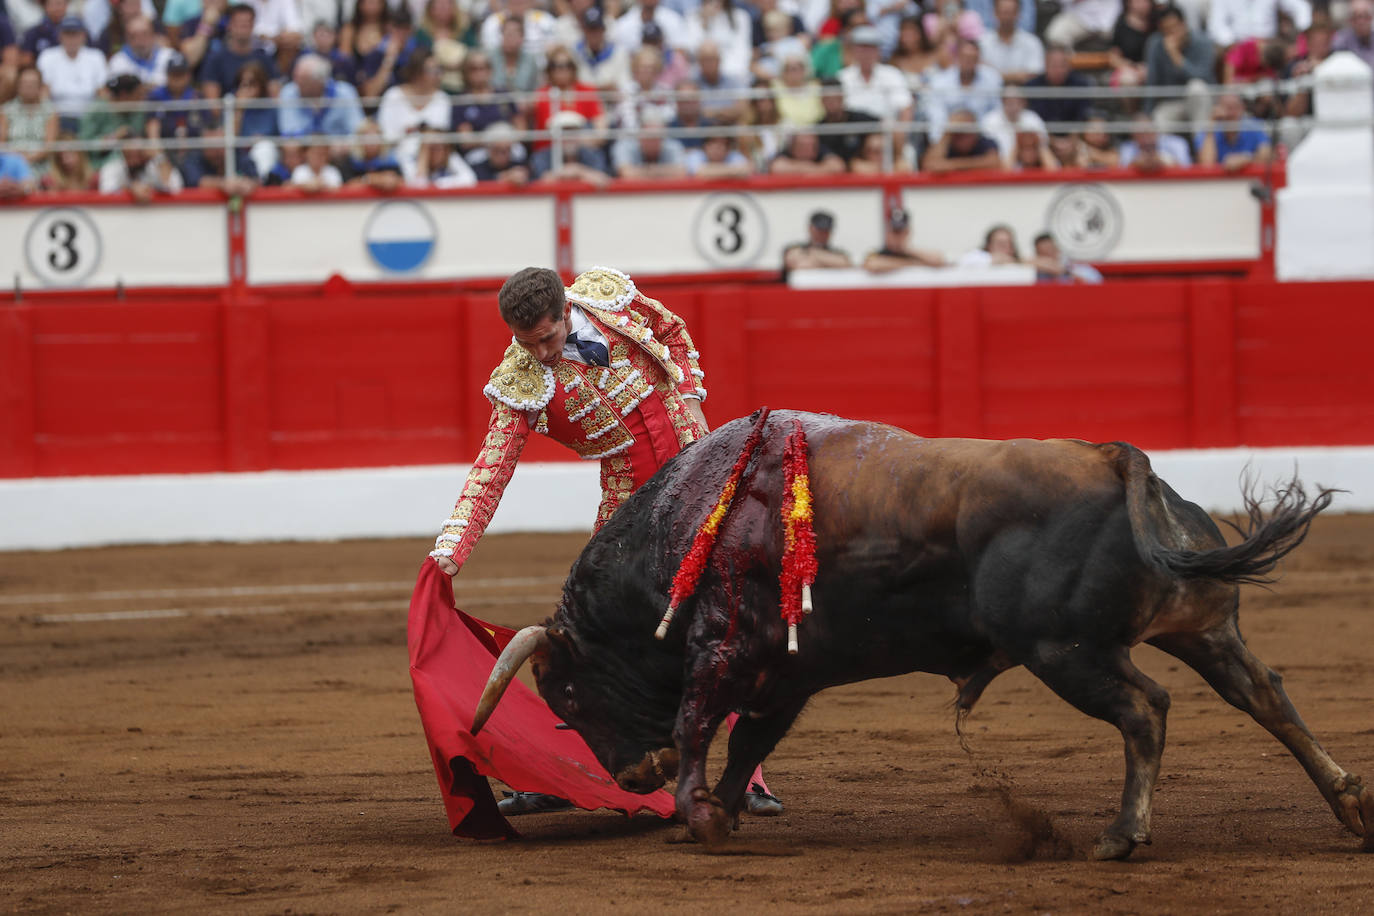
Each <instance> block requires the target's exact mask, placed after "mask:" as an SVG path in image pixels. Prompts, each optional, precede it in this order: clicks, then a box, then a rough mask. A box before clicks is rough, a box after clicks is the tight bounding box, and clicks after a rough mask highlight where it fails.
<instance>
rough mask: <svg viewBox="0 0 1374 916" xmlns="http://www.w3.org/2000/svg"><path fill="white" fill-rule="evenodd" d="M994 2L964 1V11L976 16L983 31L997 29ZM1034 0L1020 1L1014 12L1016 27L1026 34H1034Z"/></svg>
mask: <svg viewBox="0 0 1374 916" xmlns="http://www.w3.org/2000/svg"><path fill="white" fill-rule="evenodd" d="M995 3H996V0H964V10H965V11H967V12H971V13H973V14H974V15H976V16H977V17H978V19H979V21H980V22H982V24H983V28H984V29H989V30H990V29H995V28H997V13H996V9H995ZM1035 6H1036V4H1035V0H1021V4H1020V8H1019V9H1018V10H1017V12H1016V27H1017V28H1018V29H1021V30H1023V31H1026V32H1032V33H1034V32H1035V19H1036V9H1035Z"/></svg>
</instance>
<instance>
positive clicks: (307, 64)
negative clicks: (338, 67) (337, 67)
mask: <svg viewBox="0 0 1374 916" xmlns="http://www.w3.org/2000/svg"><path fill="white" fill-rule="evenodd" d="M294 76H295V79H294V80H293V81H292V82H289V83H287V84H286V85H285V86H283V87H282V90H281V94H280V96H278V103H279V107H278V109H277V132H278V133H279V134H280V135H281V136H283V137H300V136H305V135H310V136H314V135H320V134H325V135H328V136H332V137H351V136H353V134H354V133H355V132H356V131H357V129H358V125H359V124H360V123H362V120H363V108H362V105H361V104H360V103H359V102H358V90H356V89H354V88H353V87H352V86H350V85H348V84H347V83H341V82H339V81H338V80H336V79H333V78H332V77H331V76H330V67H329V62H328V61H327V60H325V59H324V58H323V57H319V56H318V55H315V54H303V55H301V57H300V59H299V60H297V61H296V69H295V72H294Z"/></svg>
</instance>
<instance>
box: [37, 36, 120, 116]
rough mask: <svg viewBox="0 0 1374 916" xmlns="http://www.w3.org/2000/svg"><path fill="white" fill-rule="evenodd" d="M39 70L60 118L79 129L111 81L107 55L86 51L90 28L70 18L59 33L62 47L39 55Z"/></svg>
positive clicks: (92, 50) (95, 51)
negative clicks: (89, 109)
mask: <svg viewBox="0 0 1374 916" xmlns="http://www.w3.org/2000/svg"><path fill="white" fill-rule="evenodd" d="M37 66H38V72H39V73H40V74H42V76H43V85H45V86H47V87H48V96H49V98H51V99H52V101H53V106H54V107H55V108H56V109H57V114H58V117H59V118H62V119H63V120H64V121H65V122H66V123H65V124H64V126H70V127H71V128H72V129H75V128H76V124H77V120H78V119H79V118H80V117H81V116H82V115H83V114H85V112H86V109H87V108H88V107H89V106H90V104H91V102H93V101H94V100H95V97H96V93H98V92H99V91H100V87H101V86H103V85H105V80H106V79H107V78H108V77H107V75H106V74H107V72H108V68H107V67H106V65H105V55H104V54H101V53H100V52H99V51H97V50H96V49H95V48H88V47H86V26H85V25H84V24H83V23H82V22H81V20H80V19H78V18H76V17H75V16H68V17H66V18H65V19H63V20H62V25H61V27H60V28H59V30H58V43H57V44H55V45H53V46H52V47H49V48H46V49H44V50H43V51H42V52H41V53H40V54H39V55H38V63H37Z"/></svg>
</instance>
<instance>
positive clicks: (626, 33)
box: [611, 0, 687, 52]
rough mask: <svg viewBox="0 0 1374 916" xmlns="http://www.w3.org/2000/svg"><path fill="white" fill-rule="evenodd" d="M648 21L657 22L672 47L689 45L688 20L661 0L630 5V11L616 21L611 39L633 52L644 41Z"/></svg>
mask: <svg viewBox="0 0 1374 916" xmlns="http://www.w3.org/2000/svg"><path fill="white" fill-rule="evenodd" d="M646 22H654V23H656V24H657V25H658V27H659V29H660V30H661V31H662V32H663V37H664V38H665V39H666V40H667V42H668V44H669V45H670V46H671V47H674V48H686V47H687V45H686V40H687V21H686V20H685V19H683V18H682V15H681V14H680V13H677V12H675V11H673V10H671V9H669V8H668V7H666V6H664V5H663V4H662V3H660V2H659V0H640V2H639V3H637V4H635V5H634V6H632V7H630V11H629V12H628V13H626V14H625V15H623V16H621V17H620V18H619V19H617V20H616V21H615V32H614V33H613V34H612V35H611V40H612V41H614V42H615V43H616V44H617V45H619V46H620V47H622V48H624V49H625V50H626V51H631V52H633V51H634V50H635V49H637V48H638V47H639V46H640V45H641V44H642V43H643V38H644V23H646Z"/></svg>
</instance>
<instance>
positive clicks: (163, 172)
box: [97, 146, 184, 204]
mask: <svg viewBox="0 0 1374 916" xmlns="http://www.w3.org/2000/svg"><path fill="white" fill-rule="evenodd" d="M97 187H99V189H100V193H101V194H118V193H119V192H120V191H128V192H129V193H130V194H132V195H133V198H134V201H135V202H137V203H141V204H146V203H147V202H148V201H149V200H151V199H152V197H153V193H154V192H158V193H161V194H176V193H179V192H180V191H181V189H182V188H183V187H184V182H183V181H182V178H181V173H180V172H178V171H177V170H176V166H174V165H172V163H171V162H170V161H168V159H167V157H166V156H164V155H163V154H162V153H160V152H159V153H157V154H156V155H154V154H153V153H152V152H151V151H149V150H146V149H139V148H138V147H136V146H128V147H124V148H122V149H121V150H120V151H119V152H116V153H115V154H114V155H113V156H111V157H110V158H109V159H108V160H106V162H105V164H104V165H102V166H101V167H100V173H99V179H98V184H97Z"/></svg>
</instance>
